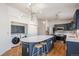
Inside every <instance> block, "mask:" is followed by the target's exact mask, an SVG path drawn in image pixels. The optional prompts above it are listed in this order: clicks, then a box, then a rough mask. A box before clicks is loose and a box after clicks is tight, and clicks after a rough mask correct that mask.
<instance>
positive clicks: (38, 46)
mask: <svg viewBox="0 0 79 59" xmlns="http://www.w3.org/2000/svg"><path fill="white" fill-rule="evenodd" d="M34 48H36V49H37V52H36V53H35V54H36V55H37V56H40V53H42V52H41V48H43V45H42V44H40V43H39V44H35V46H34ZM34 50H35V49H33V52H34ZM32 55H34V54H32Z"/></svg>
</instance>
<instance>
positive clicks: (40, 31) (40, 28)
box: [38, 19, 46, 35]
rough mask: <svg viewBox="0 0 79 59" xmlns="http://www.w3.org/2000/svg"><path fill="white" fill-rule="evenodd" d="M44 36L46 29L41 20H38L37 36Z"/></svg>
mask: <svg viewBox="0 0 79 59" xmlns="http://www.w3.org/2000/svg"><path fill="white" fill-rule="evenodd" d="M44 34H46V27H45V24H44V23H43V20H42V19H38V35H44Z"/></svg>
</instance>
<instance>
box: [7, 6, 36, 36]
mask: <svg viewBox="0 0 79 59" xmlns="http://www.w3.org/2000/svg"><path fill="white" fill-rule="evenodd" d="M8 9H9V19H10V21H11V22H17V23H22V24H27V25H28V33H27V35H28V36H30V35H37V25H38V22H37V18H36V16H35V15H34V16H33V18H32V20H31V18H30V17H31V16H30V14H28V13H24V12H22V11H20V10H18V9H16V8H14V7H12V6H9V7H8ZM33 30H34V31H33Z"/></svg>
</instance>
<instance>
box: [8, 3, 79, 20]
mask: <svg viewBox="0 0 79 59" xmlns="http://www.w3.org/2000/svg"><path fill="white" fill-rule="evenodd" d="M8 5H10V6H13V7H15V8H18V9H19V10H21V11H23V12H25V13H28V12H30V11H32V12H33V13H34V14H36V15H37V17H38V18H40V19H43V20H45V19H47V20H49V21H50V20H59V19H60V20H71V19H72V18H73V15H74V13H75V10H76V9H78V8H79V4H78V3H32V4H31V5H29V3H9V4H8Z"/></svg>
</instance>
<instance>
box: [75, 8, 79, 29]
mask: <svg viewBox="0 0 79 59" xmlns="http://www.w3.org/2000/svg"><path fill="white" fill-rule="evenodd" d="M76 22H77V29H79V9H78V10H76Z"/></svg>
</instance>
